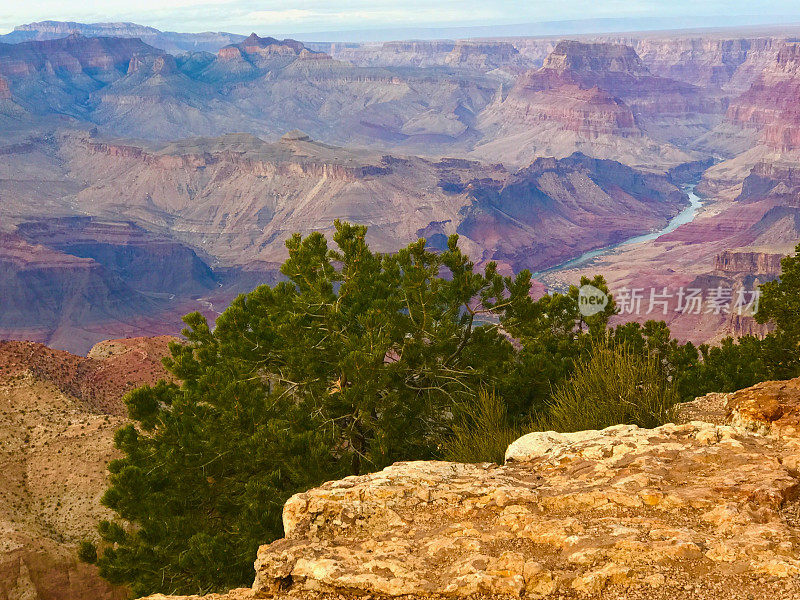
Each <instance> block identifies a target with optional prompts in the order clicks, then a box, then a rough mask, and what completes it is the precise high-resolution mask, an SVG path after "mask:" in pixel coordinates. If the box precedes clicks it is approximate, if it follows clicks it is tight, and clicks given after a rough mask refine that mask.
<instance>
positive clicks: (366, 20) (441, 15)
mask: <svg viewBox="0 0 800 600" xmlns="http://www.w3.org/2000/svg"><path fill="white" fill-rule="evenodd" d="M643 17H649V18H657V19H662V18H663V19H674V18H676V17H679V18H683V19H687V20H688V21H691V22H692V25H691V26H698V27H701V26H714V25H716V24H717V23H715V22H714V18H719V19H724V18H730V17H746V19H744V20H745V21H747V20H748V19H749V18H752V20H753V23H757V24H761V23H767V22H776V23H781V22H786V20H787V19H788V20H794V21H800V0H771V1H767V2H753V1H752V0H751V1H745V0H708V1H697V0H667V1H665V0H570V1H568V2H554V1H553V0H493V1H492V2H489V1H487V0H436V1H428V0H406V1H403V2H401V1H397V0H338V1H336V2H330V1H326V0H294V2H292V3H291V4H289V3H287V2H285V1H280V0H261V1H255V0H138V1H137V2H130V0H106V1H93V0H89V1H86V0H40V1H35V2H26V3H23V2H13V3H11V2H9V3H6V5H5V6H3V7H0V33H7V32H8V31H10V30H12V29H13V28H14V26H16V25H20V24H23V23H30V22H32V21H43V20H56V21H78V22H82V23H94V22H107V21H131V22H135V23H139V24H142V25H150V26H152V27H156V28H158V29H161V30H170V31H184V32H198V31H228V32H232V33H244V34H247V33H250V32H251V31H256V32H259V33H262V34H263V33H270V32H275V33H303V32H324V31H332V32H333V31H347V30H364V29H371V28H372V29H387V28H401V27H451V26H473V25H507V24H521V23H535V22H542V21H563V20H575V19H603V18H643ZM773 17H774V19H773ZM694 21H696V22H697V23H696V25H694V24H693V23H694Z"/></svg>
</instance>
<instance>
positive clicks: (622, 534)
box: [154, 381, 800, 600]
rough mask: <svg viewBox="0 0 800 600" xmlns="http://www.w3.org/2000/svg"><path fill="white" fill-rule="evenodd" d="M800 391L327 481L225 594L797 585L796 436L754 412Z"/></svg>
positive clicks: (600, 592)
mask: <svg viewBox="0 0 800 600" xmlns="http://www.w3.org/2000/svg"><path fill="white" fill-rule="evenodd" d="M773 388H774V389H773ZM798 398H800V381H795V382H777V383H773V384H769V385H763V384H762V385H761V386H760V387H759V386H756V387H755V388H751V389H750V390H744V391H742V392H739V393H737V394H734V395H725V396H723V395H714V396H709V397H705V398H703V399H700V400H698V401H695V402H694V403H691V406H690V407H688V408H690V409H691V410H689V411H688V412H687V411H686V410H682V411H680V414H679V415H678V416H679V417H683V418H686V417H687V415H688V416H689V417H691V418H703V419H708V420H712V421H718V422H717V423H711V422H706V421H699V420H698V421H691V422H689V423H681V424H669V425H664V426H662V427H658V428H656V429H651V430H647V429H639V428H637V427H635V426H629V425H620V426H615V427H610V428H608V429H605V430H602V431H583V432H578V433H570V434H558V433H554V432H541V433H531V434H528V435H526V436H524V437H522V438H520V439H519V440H517V441H516V442H515V443H513V444H512V445H511V446H510V447H509V449H508V452H507V454H506V464H505V465H503V466H499V465H494V464H455V463H447V462H408V463H398V464H395V465H393V466H391V467H388V468H387V469H384V470H383V471H381V472H378V473H374V474H370V475H364V476H360V477H348V478H345V479H343V480H341V481H334V482H329V483H327V484H325V485H323V486H321V487H319V488H316V489H313V490H310V491H308V492H306V493H303V494H298V495H296V496H294V497H292V498H291V499H290V500H289V501H288V502H287V503H286V506H285V508H284V517H283V518H284V529H285V535H286V537H285V538H284V539H282V540H278V541H276V542H274V543H272V544H269V545H266V546H262V548H261V549H260V551H259V553H258V558H257V561H256V565H255V567H256V578H255V583H254V584H253V587H252V589H247V590H236V591H233V592H231V593H230V594H229V595H226V596H222V597H215V598H228V599H230V600H233V599H239V598H262V597H277V596H281V597H282V596H292V597H302V598H310V597H321V596H326V597H338V596H346V597H353V596H360V597H363V598H380V597H399V596H405V597H425V598H430V597H445V596H446V597H454V598H460V597H472V596H487V597H525V598H543V597H547V598H580V597H601V596H602V597H603V598H631V599H632V598H670V599H676V598H720V599H721V598H726V599H727V598H743V599H744V598H764V597H768V596H772V597H774V598H800V504H799V503H798V501H797V496H798V490H799V489H800V488H799V487H798V483H800V479H798V477H800V475H798V464H800V462H799V461H800V439H798V438H797V437H795V436H794V433H795V431H796V430H795V429H793V428H782V429H780V430H779V429H777V428H775V427H767V426H761V425H760V424H763V423H762V421H764V420H766V421H768V422H770V423H772V422H774V421H776V420H777V418H776V417H775V415H778V414H779V413H781V414H785V415H789V414H790V413H791V414H794V413H793V411H794V410H795V405H796V404H797V403H798ZM787 418H788V417H787ZM755 430H758V431H755ZM789 433H791V434H792V435H789ZM779 434H780V435H779ZM154 598H163V597H162V596H156V597H154Z"/></svg>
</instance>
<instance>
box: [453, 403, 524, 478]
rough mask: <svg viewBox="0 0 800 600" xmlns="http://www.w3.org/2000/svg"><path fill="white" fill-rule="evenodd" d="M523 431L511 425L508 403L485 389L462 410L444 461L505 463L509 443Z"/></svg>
mask: <svg viewBox="0 0 800 600" xmlns="http://www.w3.org/2000/svg"><path fill="white" fill-rule="evenodd" d="M523 433H524V430H523V429H521V428H519V427H515V426H512V425H510V424H509V419H508V414H507V410H506V404H505V402H504V401H503V399H502V398H501V397H499V396H497V395H496V394H495V393H494V391H492V392H490V391H488V390H485V389H482V390H480V392H478V395H477V397H475V398H474V399H473V400H472V401H470V402H468V403H466V404H465V405H464V406H461V407H460V412H459V414H458V415H457V416H456V418H455V420H454V422H453V426H452V434H451V436H450V437H449V438H448V439H447V440H446V442H445V443H444V458H445V459H446V460H450V461H453V462H463V463H479V462H494V463H498V464H502V463H503V461H504V460H505V454H506V449H507V448H508V446H509V444H511V442H513V441H514V440H516V439H517V438H519V437H520V436H521V435H522V434H523Z"/></svg>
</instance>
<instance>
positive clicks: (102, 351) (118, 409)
mask: <svg viewBox="0 0 800 600" xmlns="http://www.w3.org/2000/svg"><path fill="white" fill-rule="evenodd" d="M175 340H177V338H175V337H173V336H166V335H165V336H159V337H152V338H149V337H148V338H127V339H120V340H107V341H104V342H99V343H98V344H96V345H95V346H94V347H93V348H92V349H91V350H90V352H89V356H88V357H84V356H76V355H74V354H70V353H69V352H64V351H62V350H53V349H52V348H48V347H47V346H44V345H42V344H37V343H34V342H19V341H0V373H2V377H3V378H7V377H10V376H13V375H21V374H24V373H25V372H30V373H31V374H32V375H33V376H34V377H36V378H37V379H38V380H40V381H45V382H47V383H50V384H52V385H54V386H55V387H57V388H58V389H59V390H60V391H61V392H62V393H64V394H67V395H68V396H72V397H74V398H77V399H79V400H81V401H82V402H84V403H85V404H86V406H87V407H89V408H91V409H92V410H95V411H99V412H102V413H105V414H111V415H118V416H124V415H126V414H127V412H126V408H125V406H124V404H123V403H122V402H121V399H122V396H123V395H124V394H125V393H126V392H128V391H129V390H130V389H132V388H133V387H137V386H140V385H145V384H150V385H153V384H155V383H156V382H158V381H159V380H161V379H165V378H169V375H168V373H167V372H166V371H165V370H164V366H163V364H162V363H161V359H162V358H164V357H166V356H169V343H170V342H172V341H175Z"/></svg>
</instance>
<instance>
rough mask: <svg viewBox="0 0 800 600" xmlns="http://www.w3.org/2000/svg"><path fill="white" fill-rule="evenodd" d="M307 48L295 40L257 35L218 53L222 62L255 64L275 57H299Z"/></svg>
mask: <svg viewBox="0 0 800 600" xmlns="http://www.w3.org/2000/svg"><path fill="white" fill-rule="evenodd" d="M305 49H306V48H305V46H303V44H301V43H300V42H298V41H295V40H289V39H286V40H282V41H281V40H276V39H275V38H271V37H267V38H261V37H258V36H257V35H256V34H255V33H252V34H250V37H248V38H247V39H245V40H243V41H241V42H239V43H238V44H231V45H229V46H225V47H224V48H221V49H220V51H219V52H218V53H217V56H218V57H219V59H220V60H223V61H238V60H248V61H251V62H253V63H256V64H258V63H261V62H264V61H269V60H271V59H273V58H275V57H282V56H298V55H299V54H300V53H301V52H302V51H303V50H305Z"/></svg>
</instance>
